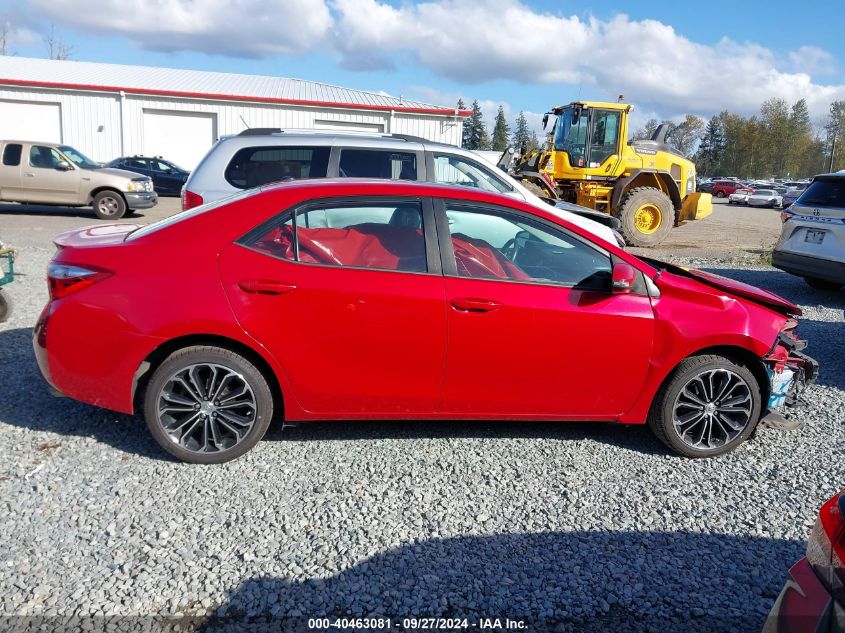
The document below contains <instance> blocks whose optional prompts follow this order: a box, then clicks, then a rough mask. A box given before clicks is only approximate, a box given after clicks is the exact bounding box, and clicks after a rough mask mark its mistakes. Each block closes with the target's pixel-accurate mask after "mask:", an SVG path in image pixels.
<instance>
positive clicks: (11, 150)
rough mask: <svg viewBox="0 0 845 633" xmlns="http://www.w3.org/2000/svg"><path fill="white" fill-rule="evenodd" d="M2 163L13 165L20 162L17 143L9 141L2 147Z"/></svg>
mask: <svg viewBox="0 0 845 633" xmlns="http://www.w3.org/2000/svg"><path fill="white" fill-rule="evenodd" d="M3 164H4V165H9V166H15V165H20V164H21V145H20V144H19V143H9V144H8V145H6V147H5V148H4V149H3Z"/></svg>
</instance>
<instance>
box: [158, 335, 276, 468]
mask: <svg viewBox="0 0 845 633" xmlns="http://www.w3.org/2000/svg"><path fill="white" fill-rule="evenodd" d="M144 417H145V418H146V422H147V426H148V427H149V429H150V433H152V435H153V437H154V438H155V439H156V441H157V442H158V443H159V444H160V445H161V447H162V448H163V449H164V450H166V451H167V452H168V453H170V454H171V455H173V456H175V457H177V458H179V459H181V460H182V461H186V462H191V463H194V464H219V463H222V462H227V461H229V460H232V459H235V458H236V457H240V456H241V455H243V454H244V453H246V452H247V451H248V450H250V449H251V448H252V447H253V446H255V445H256V444H257V443H258V441H259V440H260V439H261V438H262V437H264V434H265V432H266V431H267V427H268V426H269V425H270V420H271V419H272V417H273V396H272V393H271V391H270V387H269V385H268V384H267V380H266V379H265V377H264V375H263V374H262V373H261V371H260V370H259V369H258V368H256V367H255V365H253V364H252V363H251V362H250V361H249V360H247V359H246V358H244V357H243V356H241V355H240V354H236V353H235V352H232V351H230V350H227V349H222V348H219V347H210V346H195V347H188V348H185V349H183V350H179V351H178V352H175V353H173V354H172V355H171V356H170V357H169V358H167V360H165V361H164V362H163V363H162V364H161V365H160V366H159V367H158V369H156V370H155V373H154V374H153V376H152V378H151V379H150V382H149V385H148V386H147V391H146V393H145V395H144Z"/></svg>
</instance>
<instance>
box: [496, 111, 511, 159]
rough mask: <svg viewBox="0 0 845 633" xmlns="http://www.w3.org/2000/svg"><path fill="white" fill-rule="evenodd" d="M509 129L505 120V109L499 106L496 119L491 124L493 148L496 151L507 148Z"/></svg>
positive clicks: (502, 150)
mask: <svg viewBox="0 0 845 633" xmlns="http://www.w3.org/2000/svg"><path fill="white" fill-rule="evenodd" d="M509 135H510V129H509V128H508V122H507V121H506V120H505V109H504V108H503V107H502V106H499V111H498V112H497V113H496V121H495V124H494V125H493V150H494V151H496V152H504V151H505V150H506V149H507V148H508V137H509Z"/></svg>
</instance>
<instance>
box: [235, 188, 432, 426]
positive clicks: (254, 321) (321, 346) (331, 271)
mask: <svg viewBox="0 0 845 633" xmlns="http://www.w3.org/2000/svg"><path fill="white" fill-rule="evenodd" d="M430 214H431V211H430V209H429V210H427V211H426V215H428V216H430ZM421 217H422V206H421V203H420V201H418V200H416V201H414V200H412V201H405V200H403V201H394V202H391V201H385V200H383V199H378V200H375V201H373V202H371V203H363V202H361V201H360V200H359V201H356V202H355V203H350V204H342V203H325V204H324V206H313V207H309V208H307V209H304V210H301V211H299V212H298V213H297V216H296V226H295V227H294V223H293V221H292V220H291V219H290V214H286V215H283V216H280V218H279V220H278V222H274V223H271V224H270V225H263V226H262V227H259V228H258V229H257V230H256V231H253V232H252V234H251V235H250V236H247V238H245V239H244V240H242V241H241V243H238V244H232V245H230V246H228V247H226V248H225V249H224V250H223V252H222V253H221V257H220V276H221V280H222V282H223V284H224V286H225V289H226V292H227V295H228V297H229V300H230V302H231V305H232V308H233V310H234V312H235V315H236V317H237V319H238V321H239V322H240V324H241V326H242V327H243V328H244V329H245V330H246V331H247V332H248V333H249V334H250V335H251V336H252V337H253V338H255V339H256V340H258V341H259V342H260V343H261V344H263V345H264V346H265V347H266V348H267V349H268V350H269V351H270V352H271V353H272V354H273V355H274V356H275V357H276V359H277V360H278V362H279V363H280V364H281V365H282V367H283V369H284V371H285V373H286V375H287V378H288V379H289V380H290V382H291V384H292V386H293V389H294V392H295V393H294V395H295V396H296V398H297V400H298V402H299V404H300V405H301V406H302V407H303V408H304V409H305V410H306V411H307V412H309V413H313V414H316V415H317V416H338V417H343V416H351V417H366V416H368V415H372V416H375V417H379V416H381V417H385V416H387V417H390V416H396V417H402V416H411V417H413V416H426V415H428V416H430V415H432V414H433V413H435V412H436V410H437V408H438V405H439V402H440V398H441V391H442V379H443V370H444V364H445V353H446V352H445V336H446V308H445V295H444V287H443V277H442V275H441V274H440V267H439V260H438V258H437V253H436V242H434V243H433V244H432V245H433V246H434V248H431V246H427V245H426V236H425V234H424V232H423V230H422V226H421ZM432 224H433V220H432ZM432 236H433V231H432ZM429 239H434V238H433V237H431V238H429Z"/></svg>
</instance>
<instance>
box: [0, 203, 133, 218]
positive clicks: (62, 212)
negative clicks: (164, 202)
mask: <svg viewBox="0 0 845 633" xmlns="http://www.w3.org/2000/svg"><path fill="white" fill-rule="evenodd" d="M0 215H47V216H65V217H71V218H91V219H92V220H96V219H97V216H96V215H94V210H93V209H92V208H91V207H67V206H62V205H51V204H15V203H0ZM124 217H132V218H136V217H137V218H142V217H144V213H143V212H142V211H128V212H127V213H126V215H125V216H124Z"/></svg>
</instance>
